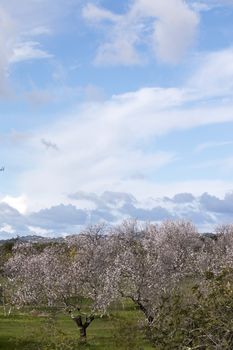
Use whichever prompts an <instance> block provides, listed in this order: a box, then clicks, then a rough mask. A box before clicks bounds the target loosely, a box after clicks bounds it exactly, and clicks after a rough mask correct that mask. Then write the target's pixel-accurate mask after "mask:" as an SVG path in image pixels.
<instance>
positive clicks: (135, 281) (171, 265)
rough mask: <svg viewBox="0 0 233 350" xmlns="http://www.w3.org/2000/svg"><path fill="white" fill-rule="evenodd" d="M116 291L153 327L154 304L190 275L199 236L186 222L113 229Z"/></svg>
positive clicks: (155, 310)
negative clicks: (134, 306)
mask: <svg viewBox="0 0 233 350" xmlns="http://www.w3.org/2000/svg"><path fill="white" fill-rule="evenodd" d="M115 245H116V247H117V248H115V249H117V250H118V255H117V258H116V264H117V263H118V269H119V270H120V279H119V290H120V293H121V295H122V296H124V297H128V298H130V299H131V300H132V301H133V302H134V303H135V304H136V305H137V306H138V307H139V309H140V310H141V311H142V312H143V313H144V315H145V317H146V320H147V322H148V323H149V324H150V323H153V322H154V320H155V317H156V312H157V306H158V303H161V301H162V297H163V296H165V295H168V294H169V293H172V291H173V290H174V288H176V286H177V284H178V282H179V281H180V280H182V279H184V278H186V277H187V276H188V275H190V274H191V273H192V268H193V263H194V261H195V259H196V258H195V254H196V253H195V252H196V250H198V246H199V245H200V239H199V235H198V233H197V231H196V229H195V227H194V226H193V225H192V224H191V223H189V222H184V221H180V222H172V221H166V222H164V223H163V224H162V225H160V226H158V225H146V226H145V227H141V228H140V227H139V226H138V225H137V223H136V222H125V223H123V224H122V225H121V226H119V227H118V228H117V229H116V233H115Z"/></svg>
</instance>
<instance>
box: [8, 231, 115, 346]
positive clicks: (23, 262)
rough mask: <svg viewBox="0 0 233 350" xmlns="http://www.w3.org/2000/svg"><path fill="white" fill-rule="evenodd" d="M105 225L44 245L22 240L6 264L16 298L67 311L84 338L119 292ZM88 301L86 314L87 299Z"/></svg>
mask: <svg viewBox="0 0 233 350" xmlns="http://www.w3.org/2000/svg"><path fill="white" fill-rule="evenodd" d="M103 233H104V231H103V227H102V226H96V227H92V228H90V229H88V230H87V231H86V232H83V233H82V234H80V235H79V236H76V237H71V238H69V239H67V240H66V241H65V242H63V243H61V244H54V245H52V246H48V247H45V248H44V249H43V250H42V251H40V250H38V249H36V246H35V245H31V244H20V245H18V246H16V247H15V249H14V255H13V257H12V258H11V259H10V260H9V261H8V263H7V264H6V269H5V271H6V273H7V275H8V281H9V284H10V286H11V292H12V296H11V300H12V303H13V304H15V305H18V306H23V305H31V306H34V305H49V306H54V307H58V308H62V309H63V310H64V311H67V312H68V313H69V314H70V316H71V317H72V319H73V320H74V321H75V323H76V325H77V326H78V328H79V330H80V337H81V339H83V340H85V338H86V330H87V328H88V327H89V325H90V324H91V322H92V321H93V320H94V318H95V317H96V315H100V314H104V313H105V312H106V310H107V307H108V305H109V304H110V302H111V301H112V300H113V298H114V297H115V295H116V289H115V282H114V281H115V280H116V279H115V275H114V273H112V271H111V267H110V266H109V264H108V259H109V254H110V250H109V247H108V240H107V239H105V235H104V234H103ZM84 299H85V300H88V303H87V304H90V307H89V308H88V310H89V311H88V312H87V313H85V312H84V311H85V310H83V308H84V309H85V308H86V306H85V305H84V307H83V306H82V301H83V300H84Z"/></svg>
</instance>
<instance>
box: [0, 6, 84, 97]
mask: <svg viewBox="0 0 233 350" xmlns="http://www.w3.org/2000/svg"><path fill="white" fill-rule="evenodd" d="M73 4H74V1H73V0H66V1H65V0H57V1H56V2H55V3H54V1H51V0H40V1H34V0H33V1H32V0H20V5H19V1H18V0H1V4H0V94H3V93H4V92H7V91H8V86H7V78H8V77H9V75H10V69H9V68H10V65H12V64H15V63H18V62H21V61H25V60H29V59H30V60H31V59H38V58H40V59H42V58H43V59H47V58H50V57H51V54H50V53H49V52H47V51H46V50H45V49H44V48H43V47H41V46H40V43H39V39H40V37H41V36H42V35H50V34H51V33H53V29H52V26H55V22H56V20H58V19H59V18H61V16H65V15H66V13H67V11H72V8H73V7H72V6H73ZM76 4H77V2H76ZM71 5H72V6H71ZM35 38H36V40H35Z"/></svg>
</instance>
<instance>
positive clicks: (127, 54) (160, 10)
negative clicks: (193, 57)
mask: <svg viewBox="0 0 233 350" xmlns="http://www.w3.org/2000/svg"><path fill="white" fill-rule="evenodd" d="M83 16H84V18H85V19H86V20H87V21H89V22H91V23H94V24H99V23H101V24H102V25H103V26H104V28H105V30H106V31H107V36H106V41H105V42H103V43H102V44H101V45H100V46H99V48H98V51H97V56H96V59H95V62H96V63H97V64H125V65H130V64H139V63H142V62H143V60H144V59H145V57H143V56H142V55H141V53H140V50H138V49H137V48H138V45H144V46H145V45H146V46H148V48H149V50H150V49H151V48H152V50H154V52H155V55H156V56H157V57H158V58H159V59H160V60H162V61H164V62H168V63H177V62H179V61H180V59H181V58H182V57H183V55H184V54H185V52H186V50H187V48H188V47H189V46H190V45H191V44H192V42H193V40H194V38H195V35H196V30H197V26H198V22H199V19H198V15H197V13H196V12H195V11H193V10H192V9H191V7H189V6H188V4H187V3H186V2H184V1H182V0H167V1H163V0H160V1H153V0H134V1H133V2H131V4H130V6H129V9H128V12H126V13H125V14H122V15H118V14H115V13H113V12H111V11H109V10H106V9H103V8H99V7H97V6H96V5H93V4H87V5H86V6H85V7H84V9H83Z"/></svg>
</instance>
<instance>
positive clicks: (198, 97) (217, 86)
mask: <svg viewBox="0 0 233 350" xmlns="http://www.w3.org/2000/svg"><path fill="white" fill-rule="evenodd" d="M232 135H233V1H232V0H225V1H224V0H218V1H217V0H216V1H215V0H205V1H202V0H199V1H198V0H197V1H195V0H186V1H184V0H166V1H164V0H124V1H122V0H118V1H113V0H111V1H110V0H90V1H87V0H86V1H84V0H57V1H52V0H21V1H20V6H19V1H18V0H1V2H0V167H4V168H5V170H4V171H1V172H0V238H1V239H4V238H5V239H7V238H9V237H14V236H17V235H32V234H37V235H42V236H61V235H66V234H73V233H78V232H79V231H80V229H81V228H82V227H83V226H85V225H91V224H96V223H98V222H106V223H107V224H117V223H119V222H120V221H121V220H123V219H127V218H130V217H132V218H136V219H137V220H139V221H142V222H161V221H163V220H166V219H172V220H177V219H185V220H192V221H193V222H194V224H195V225H197V227H198V229H199V230H200V231H202V232H203V231H206V232H208V231H212V230H214V227H216V225H218V224H225V223H231V222H233V219H232V216H233V175H232V174H233V136H232Z"/></svg>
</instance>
